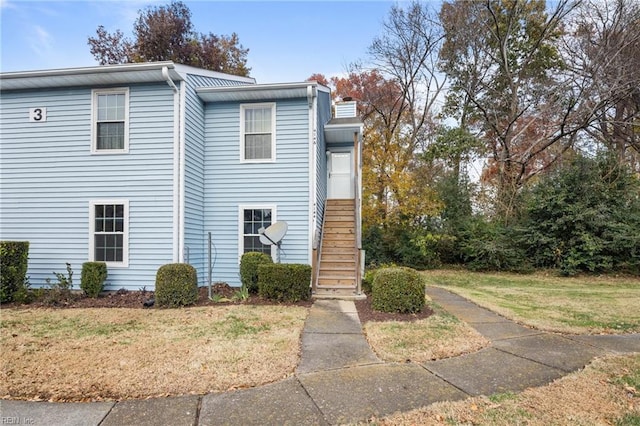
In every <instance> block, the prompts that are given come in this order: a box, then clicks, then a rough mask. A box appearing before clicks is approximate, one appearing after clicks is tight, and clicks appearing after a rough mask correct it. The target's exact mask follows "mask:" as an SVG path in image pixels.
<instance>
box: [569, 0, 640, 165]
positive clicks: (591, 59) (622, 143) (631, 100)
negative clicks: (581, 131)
mask: <svg viewBox="0 0 640 426" xmlns="http://www.w3.org/2000/svg"><path fill="white" fill-rule="evenodd" d="M571 26H572V33H571V34H570V37H568V39H567V43H566V45H565V48H566V55H567V58H568V59H567V64H568V69H569V71H570V72H571V73H573V75H574V79H575V81H582V82H584V83H583V87H584V88H585V89H584V90H583V91H582V93H581V95H582V97H583V99H582V109H583V114H584V116H585V120H587V121H588V123H589V125H588V126H587V127H586V128H585V130H586V132H587V134H588V135H589V136H590V137H592V138H593V139H595V140H596V141H598V142H599V143H601V144H603V145H605V146H606V147H607V148H608V149H610V150H611V151H613V152H615V153H616V155H617V158H618V161H619V162H621V163H623V162H630V163H631V164H632V165H633V166H634V167H636V168H638V167H640V163H638V160H639V157H638V154H640V3H639V2H637V1H635V0H611V1H600V0H598V1H593V0H590V1H586V2H584V3H582V4H581V5H580V7H579V8H577V9H576V13H575V14H574V16H573V20H572V21H571ZM633 163H635V164H633Z"/></svg>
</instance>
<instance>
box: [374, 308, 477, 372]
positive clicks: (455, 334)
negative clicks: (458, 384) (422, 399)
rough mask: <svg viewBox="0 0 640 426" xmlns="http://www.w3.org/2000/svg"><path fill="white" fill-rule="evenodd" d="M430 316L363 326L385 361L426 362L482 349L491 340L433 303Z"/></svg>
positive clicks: (378, 353)
mask: <svg viewBox="0 0 640 426" xmlns="http://www.w3.org/2000/svg"><path fill="white" fill-rule="evenodd" d="M433 308H435V309H434V314H433V315H432V316H430V317H429V318H426V319H423V320H418V321H413V322H400V321H383V322H374V321H369V322H367V323H366V324H364V326H363V329H364V332H365V335H366V337H367V340H368V341H369V345H370V346H371V347H372V348H373V350H374V352H375V353H376V354H377V355H378V357H380V358H381V359H382V360H384V361H388V362H404V361H409V360H411V361H414V362H426V361H430V360H436V359H443V358H450V357H454V356H458V355H462V354H466V353H471V352H475V351H478V350H480V349H482V348H483V347H486V346H488V345H489V344H490V342H489V341H488V340H487V339H485V338H484V337H483V336H482V335H480V334H479V333H478V332H477V331H475V330H474V329H473V328H471V327H469V326H468V325H467V324H465V323H463V322H461V321H459V320H458V319H457V318H455V317H454V316H452V315H449V314H447V313H445V312H443V311H442V310H441V309H439V308H437V307H436V306H432V309H433Z"/></svg>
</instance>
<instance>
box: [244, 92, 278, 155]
mask: <svg viewBox="0 0 640 426" xmlns="http://www.w3.org/2000/svg"><path fill="white" fill-rule="evenodd" d="M275 123H276V105H275V104H274V103H267V104H243V105H241V106H240V135H241V141H240V161H243V162H253V163H257V162H271V161H275V159H276V142H275V141H276V135H275V128H276V124H275Z"/></svg>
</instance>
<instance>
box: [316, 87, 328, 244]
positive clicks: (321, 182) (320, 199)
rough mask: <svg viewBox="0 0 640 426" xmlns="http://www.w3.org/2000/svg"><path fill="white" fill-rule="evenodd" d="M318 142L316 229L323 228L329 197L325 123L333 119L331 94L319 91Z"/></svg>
mask: <svg viewBox="0 0 640 426" xmlns="http://www.w3.org/2000/svg"><path fill="white" fill-rule="evenodd" d="M317 120H318V143H317V145H316V230H317V231H318V232H319V231H320V229H321V228H322V218H323V217H324V203H325V201H326V199H327V154H326V151H327V144H326V142H325V139H324V125H325V124H327V123H328V122H329V120H331V94H330V93H326V92H321V91H318V108H317Z"/></svg>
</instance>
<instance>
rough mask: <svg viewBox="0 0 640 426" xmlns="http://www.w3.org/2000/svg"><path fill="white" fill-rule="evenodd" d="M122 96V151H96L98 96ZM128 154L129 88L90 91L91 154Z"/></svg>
mask: <svg viewBox="0 0 640 426" xmlns="http://www.w3.org/2000/svg"><path fill="white" fill-rule="evenodd" d="M109 94H124V149H98V147H97V143H98V140H97V134H98V126H97V120H98V95H109ZM128 152H129V88H128V87H118V88H111V89H93V90H92V91H91V153H92V154H99V155H104V154H127V153H128Z"/></svg>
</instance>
